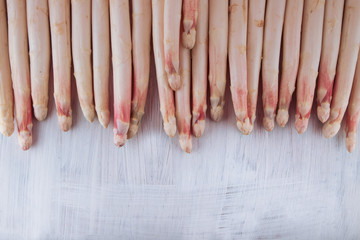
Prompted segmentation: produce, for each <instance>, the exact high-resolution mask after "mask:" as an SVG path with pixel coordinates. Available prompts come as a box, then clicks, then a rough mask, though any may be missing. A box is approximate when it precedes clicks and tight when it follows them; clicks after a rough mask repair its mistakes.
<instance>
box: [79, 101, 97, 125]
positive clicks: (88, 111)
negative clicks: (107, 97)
mask: <svg viewBox="0 0 360 240" xmlns="http://www.w3.org/2000/svg"><path fill="white" fill-rule="evenodd" d="M81 108H82V111H83V114H84V116H85V118H86V120H88V121H89V122H90V123H92V122H93V121H94V118H95V107H94V105H91V106H82V107H81Z"/></svg>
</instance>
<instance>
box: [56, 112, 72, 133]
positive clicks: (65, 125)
mask: <svg viewBox="0 0 360 240" xmlns="http://www.w3.org/2000/svg"><path fill="white" fill-rule="evenodd" d="M58 120H59V126H60V128H61V130H62V131H64V132H67V131H69V130H70V128H71V125H72V117H71V116H66V115H58Z"/></svg>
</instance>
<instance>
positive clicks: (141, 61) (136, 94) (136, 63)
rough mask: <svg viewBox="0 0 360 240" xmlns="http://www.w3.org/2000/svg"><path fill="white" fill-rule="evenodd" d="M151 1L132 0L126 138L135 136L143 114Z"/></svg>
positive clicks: (146, 86)
mask: <svg viewBox="0 0 360 240" xmlns="http://www.w3.org/2000/svg"><path fill="white" fill-rule="evenodd" d="M150 40H151V2H150V0H132V43H133V44H132V45H133V68H134V82H133V91H132V93H133V95H132V102H131V118H130V128H129V132H128V136H127V137H128V138H131V137H133V136H135V134H136V133H137V131H138V129H139V125H140V122H141V118H142V116H143V115H144V111H145V103H146V96H147V92H148V86H149V73H150Z"/></svg>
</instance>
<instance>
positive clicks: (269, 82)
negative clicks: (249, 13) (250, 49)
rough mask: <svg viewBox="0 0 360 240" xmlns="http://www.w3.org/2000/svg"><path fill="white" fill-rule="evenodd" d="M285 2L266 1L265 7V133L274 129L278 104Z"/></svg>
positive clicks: (263, 97)
mask: <svg viewBox="0 0 360 240" xmlns="http://www.w3.org/2000/svg"><path fill="white" fill-rule="evenodd" d="M285 6H286V0H272V1H268V3H267V5H266V16H265V30H264V49H263V61H262V86H263V95H262V100H263V107H264V118H263V125H264V127H265V129H266V130H267V131H272V130H273V128H274V119H275V115H276V107H277V103H278V88H279V87H278V85H279V83H278V81H279V58H280V47H281V35H282V29H283V23H284V14H285Z"/></svg>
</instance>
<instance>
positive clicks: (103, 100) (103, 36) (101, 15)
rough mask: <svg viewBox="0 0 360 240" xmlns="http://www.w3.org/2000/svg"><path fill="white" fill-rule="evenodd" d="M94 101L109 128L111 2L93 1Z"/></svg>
mask: <svg viewBox="0 0 360 240" xmlns="http://www.w3.org/2000/svg"><path fill="white" fill-rule="evenodd" d="M92 44H93V45H92V46H93V71H94V100H95V110H96V113H97V116H98V119H99V122H100V123H101V125H102V126H103V127H104V128H107V126H108V124H109V121H110V111H109V69H110V15H109V0H92Z"/></svg>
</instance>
